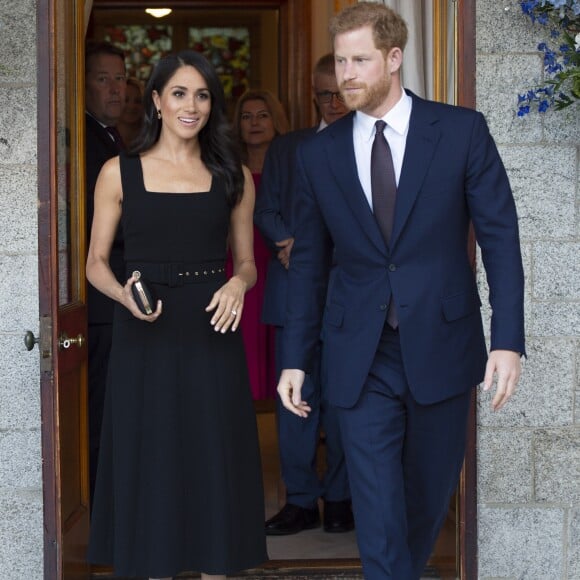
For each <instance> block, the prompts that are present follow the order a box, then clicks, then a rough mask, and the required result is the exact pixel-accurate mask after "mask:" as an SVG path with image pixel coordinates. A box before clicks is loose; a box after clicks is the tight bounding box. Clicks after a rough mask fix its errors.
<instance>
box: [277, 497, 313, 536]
mask: <svg viewBox="0 0 580 580" xmlns="http://www.w3.org/2000/svg"><path fill="white" fill-rule="evenodd" d="M318 526H320V514H319V513H318V508H317V507H315V508H312V509H308V508H303V507H300V506H298V505H294V504H291V503H287V504H286V505H285V506H284V507H283V508H282V509H281V510H280V511H279V512H278V513H277V514H276V515H275V516H274V517H272V518H270V519H269V520H268V521H267V522H266V535H267V536H288V535H290V534H297V533H298V532H301V531H302V530H310V529H312V528H317V527H318Z"/></svg>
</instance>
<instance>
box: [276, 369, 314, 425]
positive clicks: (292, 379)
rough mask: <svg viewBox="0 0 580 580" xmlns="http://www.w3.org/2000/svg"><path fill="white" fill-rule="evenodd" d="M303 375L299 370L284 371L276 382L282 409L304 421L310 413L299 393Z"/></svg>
mask: <svg viewBox="0 0 580 580" xmlns="http://www.w3.org/2000/svg"><path fill="white" fill-rule="evenodd" d="M305 374H306V373H305V372H304V371H301V370H300V369H284V370H283V371H282V373H281V374H280V380H279V381H278V394H279V395H280V399H281V400H282V404H283V405H284V407H286V409H288V411H291V412H292V413H294V414H295V415H298V416H299V417H302V418H304V419H305V418H306V417H308V413H310V411H311V409H310V407H309V406H308V403H307V402H306V401H303V400H302V398H301V393H300V391H301V390H302V385H303V384H304V377H305Z"/></svg>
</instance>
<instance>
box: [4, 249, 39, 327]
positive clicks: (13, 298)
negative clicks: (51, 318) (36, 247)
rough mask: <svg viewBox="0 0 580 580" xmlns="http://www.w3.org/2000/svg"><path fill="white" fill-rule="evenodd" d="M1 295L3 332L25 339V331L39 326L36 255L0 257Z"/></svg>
mask: <svg viewBox="0 0 580 580" xmlns="http://www.w3.org/2000/svg"><path fill="white" fill-rule="evenodd" d="M0 296H2V297H3V299H2V300H0V332H5V333H12V332H14V333H17V334H21V333H22V336H24V331H25V330H27V329H34V328H36V327H38V259H37V256H36V255H29V256H26V255H22V256H3V255H1V254H0ZM35 334H36V333H35Z"/></svg>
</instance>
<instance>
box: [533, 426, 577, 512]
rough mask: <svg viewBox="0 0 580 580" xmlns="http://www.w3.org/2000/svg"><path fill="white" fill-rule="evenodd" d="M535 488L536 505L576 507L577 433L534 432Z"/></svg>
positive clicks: (568, 431) (575, 431) (574, 430)
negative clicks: (546, 503)
mask: <svg viewBox="0 0 580 580" xmlns="http://www.w3.org/2000/svg"><path fill="white" fill-rule="evenodd" d="M534 460H535V471H536V478H535V486H534V494H535V499H536V501H538V502H549V503H552V504H553V503H559V504H565V505H569V506H579V505H580V430H578V429H570V430H566V431H564V430H561V431H536V432H535V434H534Z"/></svg>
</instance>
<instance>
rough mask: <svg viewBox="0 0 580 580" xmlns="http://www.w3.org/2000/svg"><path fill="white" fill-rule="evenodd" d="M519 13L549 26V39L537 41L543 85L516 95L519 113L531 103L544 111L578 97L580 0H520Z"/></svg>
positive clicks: (561, 105)
mask: <svg viewBox="0 0 580 580" xmlns="http://www.w3.org/2000/svg"><path fill="white" fill-rule="evenodd" d="M520 6H521V9H522V12H523V13H524V14H525V15H526V16H528V17H529V18H530V20H531V21H532V23H537V24H539V25H542V26H549V27H550V32H549V39H548V42H540V43H539V44H538V50H539V51H540V53H543V65H544V73H545V80H544V84H543V85H541V86H539V87H536V88H535V89H531V90H528V91H527V92H525V93H520V94H518V116H519V117H523V116H525V115H527V114H528V113H529V112H530V110H531V108H532V106H533V108H535V109H537V110H538V112H540V113H543V112H545V111H547V110H548V109H549V108H550V107H552V106H553V107H554V108H555V109H556V110H558V109H563V108H565V107H568V106H569V105H571V104H572V103H575V102H578V101H579V100H580V33H579V32H578V31H579V30H580V0H520Z"/></svg>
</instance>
